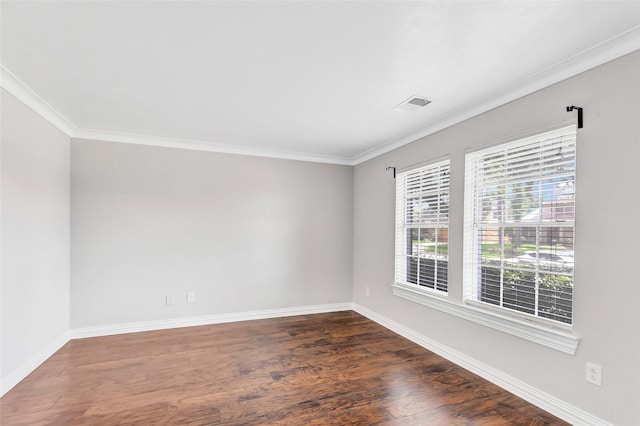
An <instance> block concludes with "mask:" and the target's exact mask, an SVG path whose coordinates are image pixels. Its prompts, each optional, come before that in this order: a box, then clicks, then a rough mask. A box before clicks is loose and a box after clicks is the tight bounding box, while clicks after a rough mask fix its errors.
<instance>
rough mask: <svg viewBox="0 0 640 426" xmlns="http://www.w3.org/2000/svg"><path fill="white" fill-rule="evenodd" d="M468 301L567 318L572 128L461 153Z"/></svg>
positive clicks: (571, 233)
mask: <svg viewBox="0 0 640 426" xmlns="http://www.w3.org/2000/svg"><path fill="white" fill-rule="evenodd" d="M467 161H470V162H471V164H472V167H470V168H468V169H467V170H468V171H470V172H471V174H472V176H467V179H471V184H472V185H473V188H472V193H473V203H474V204H473V206H474V207H473V229H474V231H473V232H474V241H473V247H474V252H473V271H475V272H474V274H475V276H474V277H473V279H474V284H475V285H474V292H473V296H472V297H473V298H475V299H476V300H479V301H481V302H485V303H489V304H493V305H497V306H500V307H503V308H508V309H513V310H516V311H520V312H524V313H527V314H531V315H535V316H538V317H544V318H549V319H552V320H555V321H560V322H563V323H569V324H570V323H571V321H572V319H571V318H572V294H573V265H574V263H573V253H574V215H575V202H574V199H575V171H576V130H575V126H572V127H567V128H564V129H560V130H556V131H553V132H548V133H543V134H540V135H537V136H534V137H530V138H526V139H522V140H519V141H515V142H511V143H508V144H503V145H500V146H496V147H492V148H489V149H486V150H482V151H478V152H474V153H471V154H468V155H467Z"/></svg>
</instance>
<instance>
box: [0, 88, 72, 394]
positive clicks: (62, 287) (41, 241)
mask: <svg viewBox="0 0 640 426" xmlns="http://www.w3.org/2000/svg"><path fill="white" fill-rule="evenodd" d="M1 96H2V98H1V102H2V115H1V118H0V119H1V122H2V131H1V136H2V143H1V148H2V155H1V177H2V179H1V180H2V183H1V192H0V193H1V194H2V203H1V204H2V207H1V224H0V227H1V232H2V239H1V252H2V255H1V265H2V272H1V280H2V286H1V294H2V297H1V308H2V311H1V314H0V316H1V319H2V320H1V323H2V326H1V328H2V337H1V358H2V362H1V370H2V379H3V382H5V383H6V381H5V380H7V378H9V377H11V376H16V375H19V372H20V371H23V370H25V368H27V369H28V368H29V367H28V365H30V363H29V361H30V360H33V359H34V358H37V357H38V355H39V354H40V353H41V351H42V350H43V348H45V347H47V346H48V345H51V344H53V343H54V342H55V341H59V340H60V339H61V338H62V337H63V336H65V334H66V333H67V331H68V330H69V138H68V137H67V136H66V135H64V134H63V133H62V132H60V131H59V130H57V129H56V128H55V127H53V126H52V125H51V124H49V123H48V122H47V121H45V120H44V119H42V118H41V117H40V116H39V115H37V114H36V113H35V112H33V111H32V110H31V109H29V108H27V107H26V106H25V105H24V104H22V103H21V102H19V101H18V100H16V99H15V98H14V97H13V96H11V95H10V94H8V93H7V92H5V91H4V90H2V95H1Z"/></svg>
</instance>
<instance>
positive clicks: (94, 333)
mask: <svg viewBox="0 0 640 426" xmlns="http://www.w3.org/2000/svg"><path fill="white" fill-rule="evenodd" d="M352 308H353V304H352V303H333V304H328V305H311V306H299V307H293V308H281V309H266V310H261V311H249V312H234V313H228V314H215V315H202V316H193V317H184V318H171V319H166V320H157V321H142V322H132V323H123V324H110V325H101V326H96V327H83V328H75V329H72V330H71V332H70V333H71V338H72V339H80V338H85V337H98V336H110V335H114V334H125V333H137V332H140V331H152V330H166V329H170V328H180V327H193V326H198V325H210V324H222V323H225V322H236V321H249V320H256V319H265V318H279V317H290V316H294V315H308V314H321V313H325V312H337V311H350V310H351V309H352Z"/></svg>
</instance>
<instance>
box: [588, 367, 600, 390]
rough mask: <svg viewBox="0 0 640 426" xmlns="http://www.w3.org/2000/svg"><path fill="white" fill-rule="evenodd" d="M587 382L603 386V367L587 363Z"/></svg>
mask: <svg viewBox="0 0 640 426" xmlns="http://www.w3.org/2000/svg"><path fill="white" fill-rule="evenodd" d="M587 382H589V383H593V384H594V385H597V386H602V367H600V366H599V365H597V364H592V363H590V362H588V363H587Z"/></svg>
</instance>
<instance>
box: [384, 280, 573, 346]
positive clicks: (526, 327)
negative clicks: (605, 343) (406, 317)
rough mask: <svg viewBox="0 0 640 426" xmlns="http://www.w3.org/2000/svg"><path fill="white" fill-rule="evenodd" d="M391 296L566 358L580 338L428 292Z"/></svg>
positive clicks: (408, 289) (402, 290) (406, 290)
mask: <svg viewBox="0 0 640 426" xmlns="http://www.w3.org/2000/svg"><path fill="white" fill-rule="evenodd" d="M392 288H393V294H394V295H395V296H398V297H402V298H403V299H407V300H410V301H412V302H416V303H419V304H421V305H424V306H428V307H430V308H433V309H437V310H439V311H442V312H446V313H448V314H451V315H455V316H457V317H459V318H463V319H466V320H469V321H473V322H475V323H477V324H481V325H484V326H486V327H490V328H493V329H495V330H499V331H502V332H504V333H508V334H511V335H512V336H517V337H520V338H522V339H526V340H529V341H530V342H534V343H538V344H540V345H543V346H546V347H549V348H552V349H555V350H557V351H560V352H564V353H567V354H569V355H575V353H576V351H577V349H578V344H579V343H580V338H579V337H576V336H574V335H573V334H572V333H571V331H569V330H568V329H560V328H552V327H549V326H546V325H545V324H539V323H536V322H534V321H528V320H524V319H520V318H514V317H510V316H508V315H504V314H502V313H497V312H491V311H488V310H487V309H484V308H482V307H479V306H472V305H471V304H460V303H454V302H451V301H449V300H447V298H446V296H444V295H443V296H440V295H438V294H433V293H431V292H428V291H425V290H421V289H420V288H414V287H413V286H411V285H407V284H399V283H396V284H393V285H392Z"/></svg>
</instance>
